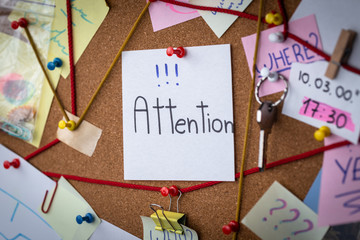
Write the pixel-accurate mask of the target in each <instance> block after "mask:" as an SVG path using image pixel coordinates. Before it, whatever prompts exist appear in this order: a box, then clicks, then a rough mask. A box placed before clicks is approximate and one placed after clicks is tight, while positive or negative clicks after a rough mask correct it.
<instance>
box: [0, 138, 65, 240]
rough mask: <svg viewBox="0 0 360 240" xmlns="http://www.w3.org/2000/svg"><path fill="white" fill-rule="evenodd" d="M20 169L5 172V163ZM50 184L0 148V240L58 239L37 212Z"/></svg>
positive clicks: (50, 187) (18, 157)
mask: <svg viewBox="0 0 360 240" xmlns="http://www.w3.org/2000/svg"><path fill="white" fill-rule="evenodd" d="M15 158H17V159H19V160H20V167H19V168H17V169H15V168H13V167H10V168H9V169H5V168H4V167H3V164H4V162H5V161H9V162H11V161H13V159H15ZM54 186H55V183H54V181H52V180H51V179H50V178H48V177H47V176H45V175H44V174H42V173H41V172H40V171H38V170H37V169H35V168H34V167H33V166H32V165H31V164H29V163H28V162H27V161H26V160H24V159H22V158H21V157H20V156H19V155H17V154H15V153H13V152H11V151H10V150H8V149H7V148H6V147H4V146H3V145H1V144H0V203H1V204H0V239H44V240H45V239H61V238H60V237H59V236H58V235H57V234H56V232H55V231H54V230H53V229H52V227H51V226H50V225H49V224H48V223H47V222H46V221H45V220H44V218H42V217H41V215H40V212H39V211H38V207H39V205H41V203H42V202H43V199H44V195H45V192H46V190H48V189H50V190H51V189H53V188H54Z"/></svg>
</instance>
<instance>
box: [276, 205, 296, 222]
mask: <svg viewBox="0 0 360 240" xmlns="http://www.w3.org/2000/svg"><path fill="white" fill-rule="evenodd" d="M289 212H293V213H294V216H293V217H292V218H288V219H283V220H281V221H280V224H281V223H287V222H294V221H295V220H296V219H298V218H299V216H300V211H299V209H297V208H293V209H290V210H289Z"/></svg>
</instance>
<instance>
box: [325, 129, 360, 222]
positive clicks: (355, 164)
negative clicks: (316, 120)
mask: <svg viewBox="0 0 360 240" xmlns="http://www.w3.org/2000/svg"><path fill="white" fill-rule="evenodd" d="M342 140H344V139H342V138H340V137H336V136H334V135H333V136H331V137H329V138H326V139H325V144H326V145H329V144H332V143H335V142H339V141H342ZM318 214H319V219H318V224H319V225H320V226H327V225H339V224H345V223H350V222H357V221H359V220H360V144H358V145H347V146H344V147H341V148H336V149H333V150H329V151H326V152H325V153H324V162H323V172H322V176H321V187H320V200H319V213H318Z"/></svg>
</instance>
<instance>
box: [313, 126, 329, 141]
mask: <svg viewBox="0 0 360 240" xmlns="http://www.w3.org/2000/svg"><path fill="white" fill-rule="evenodd" d="M330 135H331V131H330V128H328V127H327V126H322V127H320V128H319V129H318V130H316V131H315V133H314V138H315V139H316V140H317V141H319V142H322V141H324V138H326V137H328V136H330Z"/></svg>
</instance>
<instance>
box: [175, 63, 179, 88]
mask: <svg viewBox="0 0 360 240" xmlns="http://www.w3.org/2000/svg"><path fill="white" fill-rule="evenodd" d="M175 75H176V78H177V77H178V76H179V72H178V65H177V63H175ZM176 86H179V83H178V82H177V83H176Z"/></svg>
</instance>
